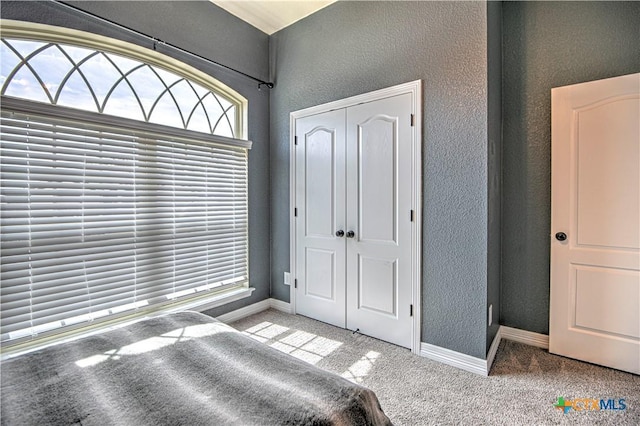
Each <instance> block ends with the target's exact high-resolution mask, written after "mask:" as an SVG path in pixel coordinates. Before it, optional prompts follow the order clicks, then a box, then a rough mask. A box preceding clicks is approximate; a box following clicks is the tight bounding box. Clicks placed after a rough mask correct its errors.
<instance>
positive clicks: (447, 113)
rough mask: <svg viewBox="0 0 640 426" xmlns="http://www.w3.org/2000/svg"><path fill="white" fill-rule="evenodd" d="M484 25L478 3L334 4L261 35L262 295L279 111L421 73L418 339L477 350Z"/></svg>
mask: <svg viewBox="0 0 640 426" xmlns="http://www.w3.org/2000/svg"><path fill="white" fill-rule="evenodd" d="M486 26H487V10H486V5H485V4H484V3H482V2H337V3H335V4H332V5H331V6H329V7H327V8H325V9H323V10H321V11H319V12H318V13H316V14H314V15H311V16H310V17H307V18H305V19H304V20H302V21H300V22H298V23H296V24H294V25H292V26H290V27H288V28H286V29H284V30H282V31H279V32H278V33H276V34H275V35H274V36H272V38H271V61H272V62H271V67H272V72H273V73H274V74H273V77H274V78H275V81H276V87H275V89H274V90H273V91H272V93H271V191H272V197H271V200H272V203H271V208H272V210H271V218H272V221H271V228H272V233H271V234H272V239H273V241H272V246H271V256H272V262H271V265H272V274H271V284H272V297H275V298H278V299H281V300H284V301H288V300H289V287H288V286H285V285H283V283H282V281H283V279H282V275H283V272H284V271H288V270H289V215H288V206H289V113H290V112H292V111H295V110H299V109H302V108H306V107H310V106H313V105H317V104H321V103H325V102H329V101H333V100H337V99H341V98H345V97H349V96H353V95H356V94H360V93H365V92H369V91H373V90H376V89H380V88H383V87H388V86H392V85H395V84H399V83H404V82H407V81H412V80H416V79H422V80H423V85H424V88H423V90H424V95H423V96H424V123H423V131H424V143H423V158H424V164H423V174H424V188H423V189H424V194H423V203H424V205H423V215H424V223H423V229H424V238H423V287H422V291H423V301H422V303H423V312H422V314H423V331H422V340H423V341H424V342H428V343H432V344H435V345H438V346H442V347H445V348H449V349H452V350H455V351H460V352H463V353H466V354H469V355H472V356H476V357H480V358H484V357H485V355H486V342H485V340H486V333H487V330H486V302H487V287H486V283H487V214H488V213H487V208H488V207H487V179H488V175H487V162H488V158H487V151H488V148H487V137H488V136H487V119H488V118H487V32H486Z"/></svg>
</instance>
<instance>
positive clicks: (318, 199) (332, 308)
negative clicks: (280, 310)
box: [295, 111, 346, 327]
mask: <svg viewBox="0 0 640 426" xmlns="http://www.w3.org/2000/svg"><path fill="white" fill-rule="evenodd" d="M344 122H345V121H344V111H331V112H327V113H324V114H318V115H314V116H310V117H305V118H302V119H299V120H297V121H296V136H297V140H298V144H297V145H296V147H295V149H296V152H295V155H296V170H295V173H296V188H295V191H296V199H297V200H298V203H297V209H298V213H297V215H298V220H297V221H296V228H295V229H296V231H295V232H296V271H297V272H296V279H297V291H296V293H295V294H296V311H297V313H299V314H302V315H306V316H309V317H312V318H315V319H318V320H320V321H324V322H327V323H329V324H333V325H336V326H338V327H345V324H346V322H345V321H346V320H345V312H346V311H345V309H346V307H345V299H346V290H345V273H346V272H345V265H346V263H345V262H346V255H345V243H344V238H341V237H336V235H335V232H336V231H337V230H339V229H344V226H345V208H346V206H345V202H344V199H345V172H344V167H345V163H344V156H345V153H344V150H345V128H344Z"/></svg>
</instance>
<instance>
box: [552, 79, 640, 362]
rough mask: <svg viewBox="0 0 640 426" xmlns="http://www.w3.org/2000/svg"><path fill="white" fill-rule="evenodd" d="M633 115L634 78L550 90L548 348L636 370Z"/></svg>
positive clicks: (637, 145) (637, 230)
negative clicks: (560, 236) (560, 234)
mask: <svg viewBox="0 0 640 426" xmlns="http://www.w3.org/2000/svg"><path fill="white" fill-rule="evenodd" d="M639 117H640V74H633V75H628V76H623V77H617V78H611V79H607V80H600V81H595V82H589V83H583V84H577V85H573V86H566V87H562V88H557V89H553V90H552V161H551V163H552V216H551V229H552V241H551V306H550V324H549V327H550V330H549V350H550V352H553V353H557V354H559V355H564V356H568V357H572V358H577V359H581V360H585V361H589V362H593V363H596V364H601V365H605V366H609V367H613V368H617V369H620V370H625V371H630V372H634V373H636V374H639V373H640V314H639V312H640V171H639V169H640V166H639V163H640V162H639V160H640V121H639ZM557 232H565V233H566V234H568V238H567V239H566V240H564V241H560V240H558V239H557V238H555V236H554V235H555V234H556V233H557Z"/></svg>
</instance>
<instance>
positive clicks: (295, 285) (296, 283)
mask: <svg viewBox="0 0 640 426" xmlns="http://www.w3.org/2000/svg"><path fill="white" fill-rule="evenodd" d="M293 288H298V279H297V278H296V279H294V280H293Z"/></svg>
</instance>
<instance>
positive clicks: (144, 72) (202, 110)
mask: <svg viewBox="0 0 640 426" xmlns="http://www.w3.org/2000/svg"><path fill="white" fill-rule="evenodd" d="M0 55H1V58H2V68H1V72H0V84H1V85H2V89H1V92H0V93H1V94H2V95H5V96H11V97H16V98H22V99H28V100H33V101H38V102H46V103H50V104H54V105H61V106H68V107H72V108H78V109H82V110H85V111H93V112H98V113H104V114H108V115H114V116H118V117H125V118H130V119H134V120H139V121H145V122H149V123H157V124H163V125H167V126H172V127H177V128H181V129H185V130H194V131H198V132H204V133H209V134H213V135H219V136H226V137H231V138H235V137H239V135H238V131H236V128H237V127H238V126H237V125H238V120H237V118H238V117H237V115H238V102H236V101H234V100H233V99H231V98H229V97H226V96H224V95H223V94H220V93H215V92H214V91H212V90H209V89H207V88H205V87H203V85H201V84H199V83H197V82H195V81H191V80H189V79H187V78H185V77H183V76H180V75H178V74H176V73H174V72H170V71H167V70H165V69H163V68H161V67H158V66H155V65H152V64H149V63H144V62H142V61H140V60H137V59H131V58H128V57H125V56H122V55H119V54H115V53H110V52H105V51H100V50H96V49H92V48H87V47H82V46H74V45H71V44H65V43H54V42H42V41H33V40H20V39H16V38H3V39H2V45H1V51H0Z"/></svg>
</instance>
